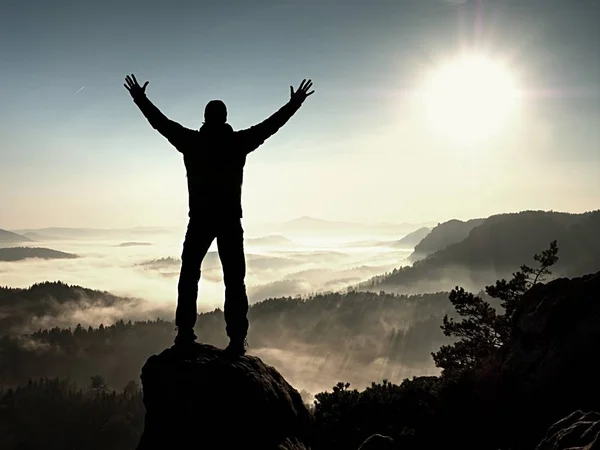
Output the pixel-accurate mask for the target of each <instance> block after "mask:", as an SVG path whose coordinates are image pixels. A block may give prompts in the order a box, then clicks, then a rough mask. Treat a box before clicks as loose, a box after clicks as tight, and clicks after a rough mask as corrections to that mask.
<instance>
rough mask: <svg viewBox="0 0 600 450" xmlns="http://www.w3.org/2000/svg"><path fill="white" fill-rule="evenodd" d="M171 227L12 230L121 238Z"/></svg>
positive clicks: (41, 235)
mask: <svg viewBox="0 0 600 450" xmlns="http://www.w3.org/2000/svg"><path fill="white" fill-rule="evenodd" d="M173 231H174V229H172V228H170V227H164V228H161V227H132V228H76V227H47V228H28V229H20V230H12V232H13V233H17V234H20V235H32V236H35V237H34V239H36V240H58V239H72V240H78V239H107V238H111V239H113V238H114V239H120V238H131V237H134V238H135V237H136V236H141V235H155V234H164V233H171V232H173Z"/></svg>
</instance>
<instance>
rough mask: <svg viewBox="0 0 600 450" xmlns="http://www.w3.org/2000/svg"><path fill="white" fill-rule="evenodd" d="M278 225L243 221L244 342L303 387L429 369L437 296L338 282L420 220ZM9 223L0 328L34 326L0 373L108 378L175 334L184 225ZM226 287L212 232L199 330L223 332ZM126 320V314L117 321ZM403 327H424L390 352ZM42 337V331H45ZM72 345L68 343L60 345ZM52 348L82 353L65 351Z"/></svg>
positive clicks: (398, 246) (218, 335)
mask: <svg viewBox="0 0 600 450" xmlns="http://www.w3.org/2000/svg"><path fill="white" fill-rule="evenodd" d="M305 222H306V223H305ZM323 224H326V225H329V227H328V228H324V227H323ZM286 225H287V228H286V227H279V228H273V229H270V230H269V229H267V230H266V232H267V234H264V235H258V234H255V235H252V234H251V230H250V232H248V231H247V232H246V236H245V248H246V262H247V276H246V284H247V289H248V296H249V299H250V303H251V304H253V305H254V306H253V307H252V308H251V311H250V321H251V330H250V335H249V343H250V350H249V351H250V353H251V354H255V355H257V356H259V357H261V358H263V359H264V360H265V361H266V362H268V363H271V364H273V365H274V366H276V367H278V368H279V369H280V370H281V372H282V373H283V374H284V376H286V377H288V378H289V379H290V381H291V382H292V383H293V384H294V385H295V386H297V387H298V388H299V389H303V390H306V391H308V392H311V393H313V394H314V393H317V392H319V391H321V390H324V389H326V388H328V387H331V386H332V385H333V384H335V383H336V382H337V381H339V380H341V379H345V380H349V381H351V382H352V383H353V384H356V385H357V386H366V385H368V384H369V383H370V382H371V381H372V380H373V379H378V378H382V377H387V378H389V379H391V380H396V381H400V380H401V379H403V378H404V377H407V376H412V375H416V374H421V373H433V372H436V370H435V368H434V367H433V364H432V361H431V358H430V357H429V353H430V352H431V350H432V348H433V347H435V345H436V343H438V342H439V341H440V336H441V332H440V330H439V320H437V321H436V320H433V321H432V318H437V317H439V316H440V314H443V312H444V311H445V310H446V309H447V307H448V306H449V305H448V302H447V296H445V295H443V294H442V295H440V294H438V295H427V296H424V297H423V298H422V299H421V298H417V297H415V298H410V299H407V298H404V297H401V296H394V295H387V294H381V295H380V294H379V293H376V294H372V293H365V294H362V293H359V292H357V293H350V294H347V293H346V291H347V290H348V288H349V287H353V286H357V285H358V283H360V282H364V281H366V280H368V279H370V278H371V277H374V276H377V275H381V274H382V273H385V272H389V271H391V270H393V269H394V268H396V267H399V266H400V265H402V264H403V263H405V261H407V258H408V257H409V255H410V254H411V253H412V250H413V248H412V247H411V242H405V243H403V242H401V239H402V238H403V237H405V236H406V235H408V234H409V233H410V232H412V231H415V230H417V229H419V228H421V233H423V230H422V226H419V225H410V224H407V225H397V226H394V225H392V224H389V225H385V226H381V225H380V226H377V225H376V226H369V225H362V224H357V225H355V226H354V227H353V228H351V229H346V230H344V229H341V230H340V229H339V228H338V227H339V224H335V223H330V224H327V222H325V221H316V220H312V219H307V218H304V219H299V220H298V221H295V222H290V223H288V224H286ZM294 225H296V226H294ZM318 226H321V228H318ZM11 231H13V232H15V233H16V234H18V236H22V237H23V238H18V237H17V238H15V237H14V236H13V241H12V242H10V243H9V242H7V241H8V239H7V238H6V237H5V242H4V243H3V244H2V246H3V248H0V275H1V278H0V282H1V285H3V286H6V288H2V289H1V290H0V335H5V336H13V337H14V336H21V335H24V334H28V335H30V334H31V333H36V332H37V333H36V334H34V335H33V337H29V338H26V339H25V338H23V339H22V340H19V341H18V342H19V344H18V345H17V344H15V345H17V346H16V347H15V348H19V349H22V351H23V352H26V353H21V350H18V352H19V353H16V354H15V359H14V360H10V358H3V361H2V362H1V363H0V364H2V365H3V366H4V370H2V371H1V372H0V374H2V375H0V376H1V377H2V381H3V382H4V383H8V384H12V383H19V382H24V381H27V379H28V378H29V377H32V378H36V377H40V376H58V375H60V376H68V377H73V378H74V379H75V380H76V381H78V382H81V383H87V381H88V379H89V377H90V376H92V375H95V374H101V375H102V376H104V377H105V378H106V380H107V382H108V383H109V384H110V385H111V386H112V387H115V388H119V387H122V386H124V385H125V384H126V383H127V382H128V381H130V380H136V379H138V378H139V370H140V368H141V365H142V364H143V362H144V360H145V359H146V358H147V357H148V356H149V355H150V354H152V353H153V352H158V351H160V350H161V349H163V348H165V347H167V346H170V345H172V342H173V338H174V336H175V331H174V326H173V323H172V319H173V316H174V310H175V304H176V292H177V279H178V275H179V268H180V259H179V257H180V253H181V243H182V239H183V235H184V233H185V229H183V230H173V229H141V230H135V229H134V230H76V229H45V230H11ZM259 231H263V232H265V230H259ZM269 232H270V233H269ZM283 233H285V234H283ZM408 240H410V236H409V239H408ZM412 246H414V243H413V244H412ZM52 251H53V252H54V253H53V252H52ZM2 259H3V260H2ZM223 295H224V287H223V282H222V269H221V263H220V260H219V258H218V254H217V248H216V242H215V243H213V247H212V248H211V249H210V251H209V253H208V255H207V257H206V258H205V260H204V262H203V265H202V278H201V282H200V287H199V299H198V309H199V311H200V312H201V313H202V314H201V316H200V317H199V320H198V323H197V327H196V328H197V334H198V336H199V340H200V341H202V342H207V343H211V344H215V345H218V346H224V345H226V343H227V341H226V336H225V334H224V327H223V325H224V322H223V317H222V312H221V311H222V308H223ZM266 299H269V300H266ZM157 319H158V320H159V321H158V322H157ZM129 321H131V322H133V325H131V326H126V325H125V324H124V323H128V322H129ZM101 324H102V326H103V327H105V329H106V333H108V334H106V336H108V335H110V333H115V336H114V337H113V338H111V339H107V340H106V342H104V341H105V338H104V337H103V336H104V335H102V334H98V331H97V330H98V327H99V326H100V325H101ZM115 324H121V325H120V326H119V325H115ZM77 326H79V327H81V328H83V330H85V333H82V334H81V333H79V331H77V332H75V333H74V334H73V337H72V338H70V342H66V341H61V339H63V338H59V337H58V334H59V333H58V331H54V332H52V331H50V333H49V334H46V333H47V331H46V330H51V329H53V328H54V329H58V328H60V329H65V328H71V329H72V330H79V329H80V328H76V327H77ZM90 327H91V328H90ZM88 328H89V330H90V331H89V332H88ZM42 330H43V331H42ZM92 330H94V331H93V332H92ZM409 330H412V331H410V333H420V334H421V335H423V334H424V335H427V336H429V335H431V342H427V341H423V340H422V339H421V338H420V337H419V338H417V336H413V337H411V336H410V335H407V336H408V337H407V338H406V342H413V343H412V344H410V345H408V349H407V350H402V351H403V352H404V351H406V352H407V355H408V354H411V353H412V356H410V358H408V359H409V360H410V361H409V362H407V361H404V362H402V363H401V359H402V358H399V357H398V356H391V357H390V351H392V352H394V353H395V352H399V351H400V350H399V348H400V347H399V346H405V344H404V343H400V342H396V341H395V340H397V339H398V333H400V334H402V335H403V333H408V332H409ZM40 331H42V334H40V333H39V332H40ZM53 334H54V337H51V335H53ZM42 335H43V337H42ZM48 339H49V340H50V341H52V343H51V344H48V343H44V342H42V341H44V340H48ZM57 339H58V340H57ZM113 340H117V341H118V342H119V344H118V345H117V344H115V343H114V341H113ZM4 344H6V342H4ZM73 345H74V346H75V347H73V348H77V349H78V350H77V351H74V350H66V349H67V348H70V347H69V346H73ZM414 346H417V347H419V348H412V347H414ZM61 347H63V348H62V349H61ZM392 348H393V350H392ZM15 351H17V350H15ZM61 351H65V352H66V353H65V354H66V355H79V356H77V359H76V360H74V359H73V358H72V356H69V357H68V358H67V359H65V360H64V361H63V359H61V358H60V356H58V355H59V354H60V353H61ZM7 354H8V355H10V353H7ZM50 355H54V356H50ZM125 355H128V356H127V357H125ZM53 358H54V359H55V361H53ZM124 359H127V361H128V362H127V364H123V360H124Z"/></svg>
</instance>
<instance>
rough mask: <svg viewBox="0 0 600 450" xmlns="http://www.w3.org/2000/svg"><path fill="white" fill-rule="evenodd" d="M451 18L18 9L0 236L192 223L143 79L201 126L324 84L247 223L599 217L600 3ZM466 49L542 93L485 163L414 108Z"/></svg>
mask: <svg viewBox="0 0 600 450" xmlns="http://www.w3.org/2000/svg"><path fill="white" fill-rule="evenodd" d="M455 3H456V2H448V1H446V2H444V1H441V0H395V1H382V0H373V1H369V2H364V1H357V0H351V1H332V0H322V1H318V2H317V1H314V2H300V1H295V2H291V1H290V2H284V1H270V0H268V1H267V0H256V1H254V2H247V1H242V0H239V1H232V0H220V1H202V2H198V1H188V0H183V1H178V0H173V1H170V2H158V1H155V0H150V1H144V2H142V1H137V0H133V1H129V2H117V1H114V0H105V1H95V2H90V1H70V0H56V1H53V2H48V1H41V0H19V1H8V2H4V3H3V5H2V7H1V9H0V40H1V41H2V42H3V45H2V46H1V47H0V57H1V58H2V72H1V83H0V98H1V102H2V108H1V110H0V114H1V117H0V119H1V121H0V228H30V227H43V226H90V227H112V226H115V227H119V226H136V225H180V224H181V223H183V222H184V221H185V220H186V214H187V211H186V205H187V198H186V195H187V193H186V190H185V171H184V168H183V162H182V160H181V156H180V155H179V154H178V153H177V152H176V151H175V150H174V149H172V148H171V147H170V145H169V143H168V142H167V141H166V140H164V138H162V137H161V136H160V135H158V134H157V133H156V132H155V131H154V130H153V129H152V128H151V127H150V126H149V125H148V123H147V122H146V121H145V119H144V118H143V116H142V115H141V114H140V112H139V111H138V110H137V108H136V107H135V105H134V104H133V103H132V102H131V99H130V97H129V95H128V94H127V92H126V90H125V89H124V87H123V78H124V76H125V75H126V74H128V73H132V72H133V73H135V74H136V75H137V77H138V80H140V82H142V81H145V80H149V81H150V84H149V86H148V89H147V93H148V96H149V97H150V99H152V100H153V101H154V102H155V104H156V105H157V106H159V108H161V110H162V111H163V112H164V113H165V114H167V115H168V116H169V117H170V118H172V119H174V120H177V121H179V122H180V123H182V124H184V125H186V126H188V127H192V128H193V127H197V126H199V125H200V124H201V121H202V112H203V108H204V105H205V104H206V102H207V101H209V100H211V99H213V98H220V99H223V100H224V101H225V102H226V103H227V105H228V108H229V121H230V123H231V124H232V125H233V127H234V128H244V127H247V126H250V125H252V124H254V123H256V122H258V121H260V120H262V119H264V118H266V117H267V116H268V115H270V114H271V113H272V112H274V111H275V110H276V109H278V108H279V107H280V106H281V105H283V104H284V103H285V102H286V101H287V99H288V97H289V85H290V84H293V85H295V86H297V85H298V84H299V82H300V81H301V80H302V78H305V77H306V78H312V79H313V81H314V88H315V89H316V93H315V95H313V96H311V97H310V98H309V99H308V100H307V102H306V103H305V104H304V105H303V107H302V109H301V110H300V111H299V112H298V114H297V115H296V116H295V117H294V118H292V120H291V121H290V122H289V123H288V124H287V125H286V127H285V128H284V129H282V130H281V131H280V132H279V134H278V135H276V136H274V137H273V138H271V139H270V140H269V141H268V142H267V143H266V144H265V145H264V146H263V147H261V148H260V149H259V150H257V152H256V153H255V154H253V155H251V157H250V158H249V161H248V164H247V166H246V184H245V186H244V211H245V217H246V220H248V221H251V222H267V221H272V220H286V219H289V218H293V217H296V216H303V215H315V216H320V217H324V218H329V219H340V220H359V221H365V222H374V221H380V220H381V221H384V220H391V221H415V222H416V221H430V220H432V221H435V220H447V219H449V218H452V217H458V218H468V217H475V216H483V215H488V214H491V213H495V212H501V211H508V210H510V211H513V210H520V209H555V210H568V211H580V210H589V209H596V208H597V207H598V205H599V204H600V203H599V200H600V195H599V194H598V192H600V191H599V189H598V188H600V184H599V181H598V179H599V178H600V177H598V176H597V174H598V169H600V157H599V156H598V153H599V152H598V144H597V143H598V138H600V136H599V134H600V133H599V132H598V123H599V122H598V119H599V117H600V115H599V113H600V97H599V95H598V94H599V91H600V59H599V58H598V53H597V45H598V42H600V29H599V28H598V27H597V21H598V19H600V5H599V4H598V2H594V1H583V0H581V1H566V0H565V1H559V0H544V1H541V0H533V1H527V2H526V1H520V2H517V1H484V2H464V3H462V4H455ZM465 48H469V49H470V50H469V51H475V52H477V51H480V50H484V51H487V52H492V53H493V54H498V55H503V56H507V55H508V56H509V57H510V58H511V61H513V64H514V66H515V67H516V68H517V70H518V72H519V74H520V80H521V83H522V84H523V88H524V89H525V90H526V91H527V92H528V93H529V96H528V98H527V102H528V116H527V117H526V120H527V126H526V127H525V126H524V127H523V129H522V130H521V132H519V133H517V132H516V131H513V132H512V134H511V133H510V132H508V131H507V133H506V135H505V136H501V137H499V138H498V139H496V140H494V141H490V142H487V143H484V144H482V145H481V148H479V149H478V150H477V155H478V156H476V157H474V156H473V153H468V154H466V153H464V152H461V151H460V150H459V149H456V148H455V147H453V146H452V145H451V144H444V143H443V142H435V143H433V141H431V140H427V139H428V137H427V132H421V133H418V132H417V131H415V128H414V127H413V125H411V124H412V123H413V122H411V118H410V113H409V112H408V109H407V108H405V105H406V104H407V102H409V101H410V93H411V92H413V91H414V90H415V89H417V86H418V73H419V71H420V70H421V69H422V68H423V67H428V66H430V65H432V64H435V62H436V61H437V59H439V58H448V57H451V56H452V55H453V54H455V53H456V52H457V51H459V50H461V49H465ZM82 87H83V89H81V88H82ZM523 130H524V131H523ZM440 155H446V157H447V159H446V160H444V162H443V163H442V161H441V160H440ZM481 155H487V156H486V157H485V158H484V157H482V156H481ZM448 171H454V174H453V175H452V176H451V175H449V174H448ZM486 171H487V172H486ZM490 171H493V173H492V174H490ZM482 174H486V175H485V176H484V175H482Z"/></svg>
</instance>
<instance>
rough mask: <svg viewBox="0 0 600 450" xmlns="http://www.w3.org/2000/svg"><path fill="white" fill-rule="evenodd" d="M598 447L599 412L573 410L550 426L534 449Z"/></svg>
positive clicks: (554, 449)
mask: <svg viewBox="0 0 600 450" xmlns="http://www.w3.org/2000/svg"><path fill="white" fill-rule="evenodd" d="M598 449H600V413H597V412H589V413H584V412H583V411H575V412H574V413H571V414H569V415H568V416H567V417H565V418H564V419H561V420H560V421H558V422H556V423H555V424H554V425H552V426H551V427H550V429H549V430H548V433H547V434H546V437H545V438H544V440H543V441H542V442H540V444H539V445H538V446H537V447H536V450H598Z"/></svg>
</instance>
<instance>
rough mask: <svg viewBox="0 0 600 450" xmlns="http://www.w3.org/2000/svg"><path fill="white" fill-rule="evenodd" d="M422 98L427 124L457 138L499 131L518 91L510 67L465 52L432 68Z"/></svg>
mask: <svg viewBox="0 0 600 450" xmlns="http://www.w3.org/2000/svg"><path fill="white" fill-rule="evenodd" d="M422 93H423V96H422V99H423V100H424V103H423V106H424V107H425V113H426V115H427V117H428V119H429V121H430V122H431V124H432V125H433V126H434V127H435V128H436V129H438V130H439V131H442V132H444V133H445V134H447V135H448V137H451V138H453V139H455V140H457V141H459V142H462V143H467V142H473V141H479V140H480V139H482V138H486V137H490V136H492V135H493V134H495V133H496V132H500V131H501V130H502V129H503V126H504V125H505V124H506V122H507V120H509V119H511V118H512V117H513V114H514V113H515V110H516V107H517V106H518V104H519V100H520V97H521V93H520V91H519V89H518V87H517V84H516V80H515V79H514V77H513V74H512V73H511V70H510V69H509V68H508V67H506V66H504V65H503V64H501V63H500V62H498V61H494V60H492V59H489V58H487V57H484V56H467V57H462V58H460V59H458V60H455V61H452V62H450V63H448V64H446V65H443V66H441V67H438V68H436V69H434V70H433V71H432V72H431V73H430V74H429V76H428V77H427V78H426V80H425V85H424V89H423V92H422Z"/></svg>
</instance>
